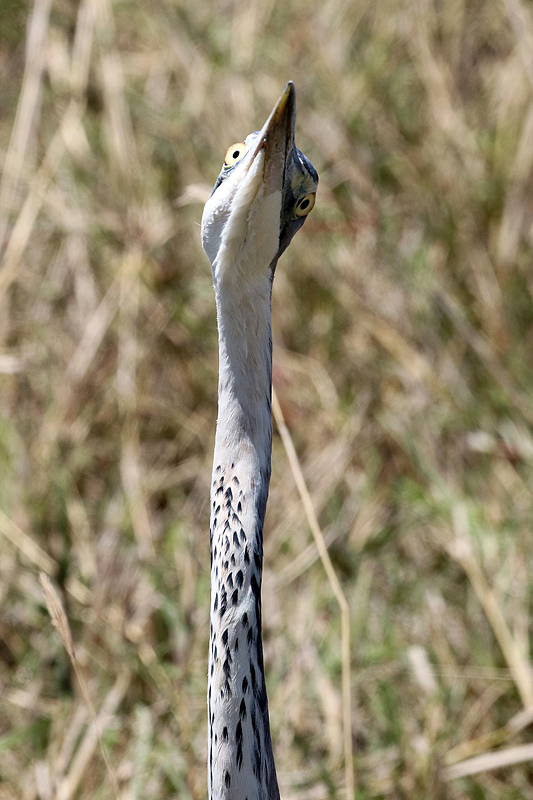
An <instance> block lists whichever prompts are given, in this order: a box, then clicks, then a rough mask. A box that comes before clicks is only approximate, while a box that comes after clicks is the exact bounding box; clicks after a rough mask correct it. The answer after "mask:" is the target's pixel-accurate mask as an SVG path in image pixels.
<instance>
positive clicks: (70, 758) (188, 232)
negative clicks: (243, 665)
mask: <svg viewBox="0 0 533 800" xmlns="http://www.w3.org/2000/svg"><path fill="white" fill-rule="evenodd" d="M289 79H292V80H293V81H294V82H295V84H296V90H297V102H298V123H297V143H298V146H299V147H300V148H301V149H302V150H303V151H304V152H305V153H306V154H307V156H308V157H309V158H310V159H311V161H312V162H313V163H314V165H315V166H316V168H317V169H318V171H319V173H320V186H319V192H318V200H317V204H316V207H315V209H314V211H313V213H312V214H311V215H310V217H309V220H308V221H307V223H306V225H305V227H304V228H303V230H302V232H301V233H300V234H298V236H297V237H296V238H295V240H294V241H293V243H292V245H291V247H290V248H289V250H288V251H287V253H286V254H285V255H284V256H283V258H282V260H281V262H280V264H279V266H278V269H277V272H276V280H275V284H274V296H273V325H274V386H275V389H276V392H277V395H278V397H279V400H280V403H281V407H282V409H283V413H284V415H285V418H286V422H287V425H288V428H289V431H290V434H291V436H292V439H293V441H294V445H295V447H296V451H297V453H298V457H299V459H300V464H301V467H302V470H303V474H304V477H305V480H306V483H307V487H308V489H309V492H310V494H311V497H312V501H313V504H314V508H315V510H316V513H317V516H318V519H319V522H320V525H321V528H322V532H323V536H324V538H325V541H326V542H327V544H328V547H329V553H330V556H331V559H332V562H333V565H334V567H335V571H336V574H337V577H338V580H339V582H340V585H341V587H342V590H343V591H344V594H345V596H346V599H347V601H348V605H349V611H350V641H349V646H350V684H351V703H350V708H346V704H345V703H343V700H342V693H341V663H342V660H341V651H342V647H341V614H340V610H339V605H338V603H337V600H336V598H335V594H334V592H333V588H332V585H331V583H330V581H329V580H328V579H327V577H326V573H325V571H324V569H323V567H322V565H321V563H320V560H319V558H318V554H317V550H316V547H315V544H314V541H313V537H312V535H311V532H310V528H309V524H308V522H307V519H306V516H305V513H304V510H303V506H302V503H301V501H300V498H299V494H298V491H297V489H296V485H295V482H294V479H293V475H292V472H291V469H290V467H289V462H288V459H287V455H286V452H285V450H284V447H283V444H282V441H281V439H280V437H279V435H278V433H277V430H275V433H274V452H273V475H272V486H271V496H270V502H269V506H268V511H267V520H266V528H265V576H264V587H263V594H264V637H265V660H266V670H267V684H268V689H269V697H270V707H271V722H272V729H273V740H274V749H275V754H276V758H277V765H278V772H279V780H280V788H281V794H282V797H283V798H284V800H304V798H305V800H322V799H323V798H343V797H345V796H346V792H345V789H346V772H345V764H344V757H343V738H342V732H343V714H344V720H346V717H347V716H348V717H349V718H351V721H352V725H353V735H352V739H351V747H352V749H353V768H354V772H355V785H356V797H357V798H451V799H453V800H455V799H457V800H460V799H462V798H472V800H474V799H479V798H498V800H511V798H513V799H516V798H533V773H532V770H531V761H529V762H528V759H531V758H532V755H533V753H532V748H531V746H530V747H529V749H528V747H527V745H528V743H530V742H531V741H532V740H533V736H532V734H533V730H532V728H531V727H530V724H531V722H532V719H533V714H532V713H531V708H532V707H533V682H532V678H531V668H530V651H531V641H530V639H531V625H530V615H531V609H532V596H531V589H532V583H533V578H532V574H533V573H532V553H533V548H532V544H533V542H532V526H533V508H532V492H533V474H532V465H533V399H532V398H533V392H532V390H533V374H532V361H533V272H532V250H533V233H532V220H533V8H532V6H531V4H529V3H526V2H524V0H409V1H408V0H375V2H372V3H370V2H366V1H363V0H360V1H358V0H323V2H321V3H315V4H310V3H308V2H303V0H284V2H276V0H267V1H266V2H265V1H264V0H247V2H245V3H238V2H233V0H217V1H216V2H206V1H205V0H203V1H200V0H181V1H180V0H156V1H155V2H152V3H133V2H130V1H129V0H122V1H121V2H115V3H112V2H111V0H82V2H81V3H75V2H68V0H35V3H34V4H32V3H26V2H24V1H23V0H2V2H1V3H0V163H1V165H2V178H1V185H0V249H1V257H2V261H1V266H0V798H1V800H15V799H17V800H18V798H20V799H21V800H51V799H52V798H56V797H57V798H59V799H60V800H69V798H79V799H80V800H85V799H86V798H92V799H93V800H98V799H99V798H102V799H106V798H112V797H120V798H123V799H124V800H126V798H127V800H130V799H131V800H136V799H138V800H145V799H146V800H148V799H150V798H158V800H165V799H166V798H183V800H189V799H190V800H203V799H204V798H206V795H207V789H206V774H205V772H206V770H205V761H206V704H205V692H206V673H207V666H206V664H207V641H208V596H209V543H208V519H209V503H208V495H209V481H210V470H211V458H212V447H213V441H214V428H215V420H216V413H217V411H216V403H217V333H216V319H215V305H214V296H213V291H212V286H211V273H210V268H209V263H208V261H207V259H206V257H205V256H204V254H203V252H202V250H201V246H200V230H199V226H198V223H199V221H200V219H201V213H202V205H203V202H204V201H205V199H206V198H207V196H208V194H209V192H210V190H211V187H212V185H213V183H214V180H215V178H216V176H217V174H218V171H219V169H220V165H221V163H222V159H223V157H224V153H225V151H226V149H227V147H228V146H229V145H231V144H232V143H233V142H238V141H241V140H242V139H243V138H244V137H245V136H246V135H247V134H248V133H249V132H250V131H253V130H256V129H258V128H260V127H261V125H262V124H263V122H264V121H265V119H266V117H267V115H268V113H269V112H270V110H271V108H272V106H273V104H274V102H275V101H276V100H277V98H278V96H279V94H280V93H281V91H282V89H283V87H284V85H285V83H286V81H287V80H289ZM40 572H44V573H45V574H47V575H48V576H49V577H50V579H51V580H52V582H53V585H54V586H55V587H56V590H57V592H58V595H59V596H60V597H61V599H62V602H63V604H64V606H65V610H66V613H67V616H68V621H69V625H70V630H71V633H72V638H73V640H74V646H75V648H76V654H77V658H78V664H79V670H80V671H81V673H82V674H83V675H84V676H85V680H86V682H87V691H88V694H89V696H90V698H91V701H92V703H93V706H94V709H95V713H96V714H97V716H98V718H99V723H100V727H101V730H102V731H103V734H102V738H103V742H104V744H105V746H106V748H107V752H108V755H109V760H110V762H111V764H112V769H113V771H114V774H115V779H116V785H117V787H118V789H116V790H115V789H113V785H112V779H111V778H110V777H109V774H108V772H107V771H106V767H105V763H104V760H103V758H102V755H101V752H100V749H99V746H98V743H97V740H96V736H95V733H94V725H92V724H91V720H90V715H89V711H88V707H87V704H86V702H85V701H84V698H83V694H82V691H81V689H80V683H79V681H78V679H77V677H76V675H75V673H74V670H73V665H72V663H71V659H70V658H69V655H68V653H67V650H66V649H65V647H64V645H63V643H62V641H61V638H60V636H59V633H58V631H57V630H56V629H55V628H54V627H53V625H52V622H51V619H50V614H49V611H48V608H47V606H46V603H45V599H44V595H43V590H42V587H41V584H40V582H39V573H40ZM528 726H529V727H528ZM477 756H484V759H485V760H484V761H482V762H481V766H479V762H471V761H466V766H465V759H468V758H470V757H477ZM498 759H499V760H498ZM467 773H469V774H467ZM461 776H462V777H461Z"/></svg>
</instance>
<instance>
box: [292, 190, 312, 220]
mask: <svg viewBox="0 0 533 800" xmlns="http://www.w3.org/2000/svg"><path fill="white" fill-rule="evenodd" d="M315 200H316V194H315V192H311V194H306V195H304V197H302V198H301V199H300V200H298V202H297V203H296V209H295V213H296V216H297V217H305V216H306V214H309V212H310V211H311V210H312V208H313V206H314V205H315Z"/></svg>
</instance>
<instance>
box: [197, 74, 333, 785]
mask: <svg viewBox="0 0 533 800" xmlns="http://www.w3.org/2000/svg"><path fill="white" fill-rule="evenodd" d="M295 122H296V101H295V91H294V85H293V84H292V83H288V84H287V86H286V87H285V90H284V92H283V94H282V95H281V97H280V99H279V100H278V102H277V103H276V105H275V106H274V109H273V110H272V113H271V114H270V116H269V118H268V120H267V121H266V123H265V125H264V126H263V129H262V130H261V131H259V132H257V131H256V132H255V133H251V134H250V135H249V136H247V137H246V139H245V140H244V141H243V142H239V143H238V144H234V145H232V146H231V147H230V148H229V149H228V151H227V152H226V157H225V160H224V165H223V167H222V171H221V172H220V175H219V176H218V178H217V181H216V183H215V186H214V189H213V192H212V194H211V197H210V198H209V200H208V201H207V203H206V205H205V208H204V212H203V216H202V245H203V248H204V250H205V252H206V254H207V256H208V258H209V260H210V262H211V269H212V273H213V285H214V289H215V296H216V307H217V321H218V332H219V384H218V402H219V411H218V421H217V429H216V437H215V452H214V462H213V474H212V482H211V521H210V533H211V613H210V646H209V668H208V669H209V673H208V736H209V753H208V789H209V798H210V800H279V789H278V782H277V777H276V770H275V766H274V758H273V754H272V741H271V735H270V724H269V717H268V702H267V694H266V687H265V676H264V667H263V645H262V638H261V579H262V567H263V521H264V517H265V509H266V502H267V496H268V488H269V482H270V461H271V451H272V413H271V393H272V336H271V294H272V281H273V278H274V271H275V269H276V264H277V262H278V259H279V257H280V255H281V254H282V253H283V251H284V250H285V249H286V248H287V246H288V245H289V243H290V241H291V239H292V237H293V236H294V234H295V233H296V231H297V230H298V229H299V228H300V227H301V226H302V225H303V223H304V221H305V219H306V217H307V215H308V213H309V212H310V211H311V209H312V208H313V206H314V203H315V196H316V190H317V185H318V175H317V172H316V170H315V168H314V167H313V165H312V164H311V163H310V161H309V160H308V159H307V158H306V157H305V156H304V154H303V153H301V152H300V150H298V149H297V147H296V145H295V143H294V131H295Z"/></svg>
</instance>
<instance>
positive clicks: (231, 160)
mask: <svg viewBox="0 0 533 800" xmlns="http://www.w3.org/2000/svg"><path fill="white" fill-rule="evenodd" d="M244 146H245V145H244V142H237V144H232V145H231V147H228V149H227V150H226V155H225V157H224V166H225V167H232V166H233V165H234V164H236V163H237V161H238V160H239V159H240V158H241V156H242V154H243V153H244Z"/></svg>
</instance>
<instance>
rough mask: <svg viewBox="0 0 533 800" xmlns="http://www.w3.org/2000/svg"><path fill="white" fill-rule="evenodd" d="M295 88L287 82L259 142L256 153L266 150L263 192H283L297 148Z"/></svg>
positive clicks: (265, 193) (267, 193) (290, 82)
mask: <svg viewBox="0 0 533 800" xmlns="http://www.w3.org/2000/svg"><path fill="white" fill-rule="evenodd" d="M295 128H296V92H295V89H294V84H293V83H292V81H289V83H288V84H287V85H286V87H285V89H284V90H283V94H282V95H281V97H280V98H279V100H278V102H277V103H276V105H275V106H274V108H273V109H272V112H271V114H270V116H269V118H268V119H267V121H266V122H265V124H264V126H263V130H262V131H261V133H260V135H259V142H258V144H257V146H256V149H255V153H254V155H253V157H252V161H253V160H254V158H255V156H256V155H258V153H260V152H261V151H262V150H263V151H264V153H265V166H264V174H263V194H264V196H265V197H266V196H267V195H269V194H272V193H273V192H278V191H279V192H281V193H282V195H283V193H284V186H285V181H286V175H287V165H288V164H290V163H291V159H292V153H293V151H294V148H295V144H294V132H295Z"/></svg>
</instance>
